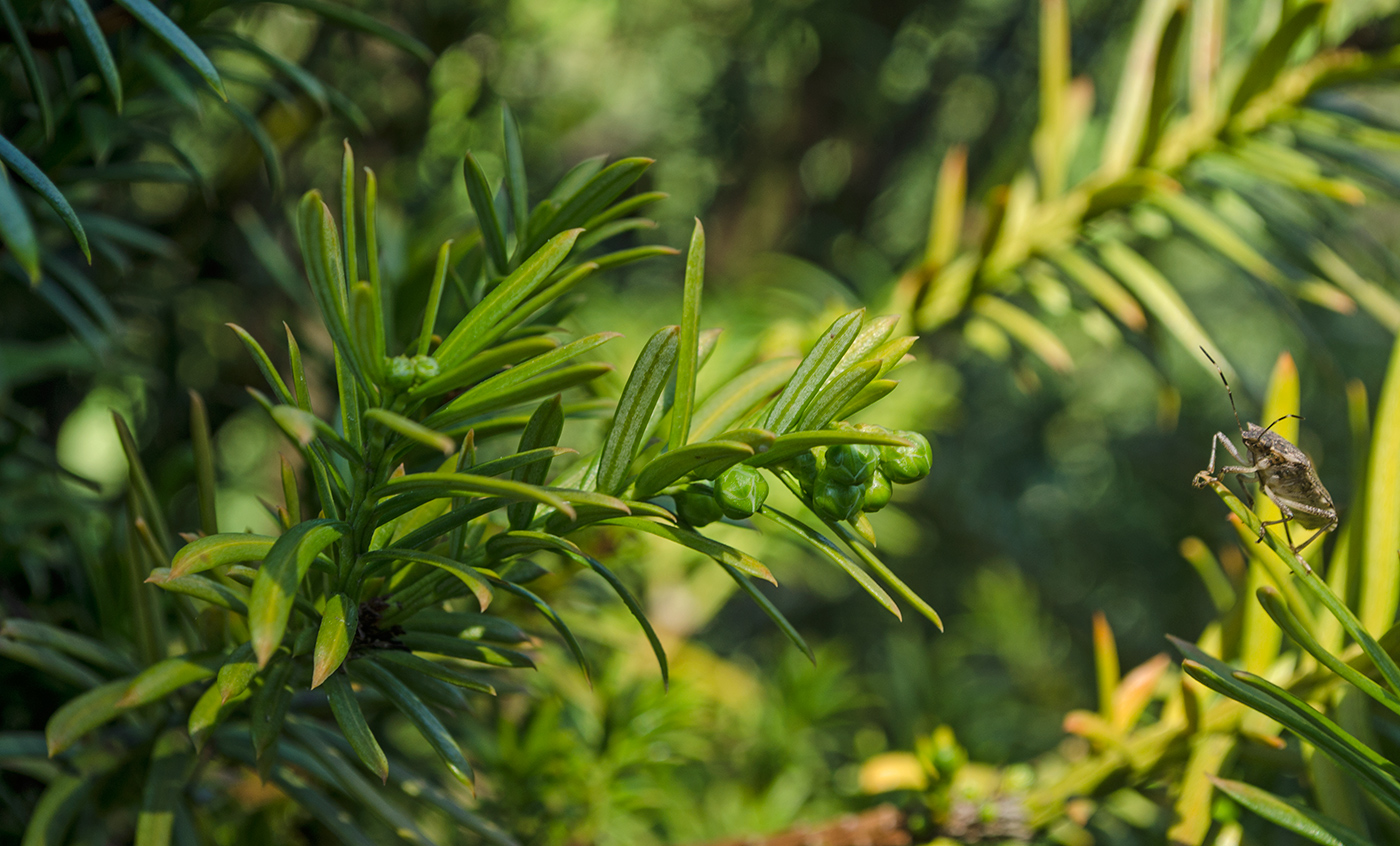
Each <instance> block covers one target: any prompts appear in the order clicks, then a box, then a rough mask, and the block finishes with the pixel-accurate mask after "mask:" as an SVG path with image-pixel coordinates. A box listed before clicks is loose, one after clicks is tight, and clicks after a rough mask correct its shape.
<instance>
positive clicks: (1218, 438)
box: [1193, 349, 1338, 553]
mask: <svg viewBox="0 0 1400 846" xmlns="http://www.w3.org/2000/svg"><path fill="white" fill-rule="evenodd" d="M1201 352H1203V353H1205V355H1206V358H1208V359H1210V363H1211V364H1215V359H1213V358H1210V353H1206V351H1205V350H1204V349H1202V350H1201ZM1215 372H1217V373H1219V374H1220V381H1221V382H1224V383H1225V394H1226V395H1227V396H1229V397H1230V410H1231V411H1233V412H1234V414H1235V425H1236V426H1238V427H1239V429H1240V440H1242V441H1244V446H1245V449H1246V450H1247V451H1248V452H1249V461H1247V462H1246V461H1245V460H1244V459H1243V458H1242V457H1240V454H1239V453H1238V452H1236V451H1235V445H1234V444H1233V443H1231V442H1230V439H1229V438H1228V437H1226V436H1225V433H1224V432H1216V433H1215V437H1214V438H1213V439H1212V440H1211V443H1210V465H1209V466H1208V467H1207V468H1206V469H1205V470H1202V471H1201V472H1200V473H1197V474H1196V478H1195V480H1194V481H1193V484H1195V486H1196V487H1198V488H1203V487H1205V486H1206V485H1207V484H1208V483H1209V482H1210V481H1211V480H1212V479H1214V478H1215V449H1216V447H1217V446H1219V445H1221V444H1224V445H1225V449H1226V450H1228V451H1229V453H1230V454H1231V455H1233V456H1234V457H1235V460H1236V461H1238V462H1240V463H1241V465H1243V466H1225V467H1221V468H1220V473H1221V475H1224V474H1226V473H1239V474H1241V475H1253V476H1254V478H1255V480H1256V481H1258V482H1259V489H1260V490H1261V491H1263V492H1264V495H1265V496H1267V497H1268V498H1269V499H1271V500H1273V503H1274V505H1277V506H1278V510H1279V513H1281V514H1282V515H1283V517H1282V518H1280V519H1278V520H1269V521H1266V522H1264V523H1261V524H1260V527H1259V540H1261V541H1262V540H1263V539H1264V527H1265V526H1272V525H1275V524H1277V523H1282V524H1283V534H1284V537H1286V538H1287V539H1288V547H1289V548H1290V549H1292V550H1293V551H1294V552H1295V553H1296V552H1301V551H1302V550H1303V549H1305V548H1306V547H1307V545H1308V544H1310V543H1312V542H1313V541H1314V540H1316V539H1317V536H1318V535H1320V534H1322V533H1323V532H1327V531H1331V530H1332V529H1335V528H1337V522H1338V521H1337V506H1336V505H1334V504H1333V503H1332V495H1331V494H1329V493H1328V492H1327V488H1325V487H1323V485H1322V480H1321V479H1319V478H1318V477H1317V470H1316V469H1315V468H1314V467H1313V463H1312V459H1310V458H1308V456H1307V453H1305V452H1303V451H1302V450H1301V449H1298V448H1297V447H1296V446H1294V445H1293V444H1291V443H1289V441H1288V439H1287V438H1285V437H1283V436H1282V435H1280V434H1278V433H1277V432H1271V431H1269V430H1270V429H1272V428H1273V427H1274V426H1275V425H1277V424H1278V423H1279V422H1280V421H1283V420H1286V419H1288V418H1289V417H1298V415H1296V414H1285V415H1284V416H1283V417H1280V418H1279V419H1278V420H1275V421H1274V422H1273V423H1270V424H1269V425H1268V426H1264V427H1263V428H1260V426H1259V424H1257V423H1250V424H1249V425H1248V426H1246V425H1244V424H1243V423H1241V422H1240V413H1239V410H1238V409H1237V408H1235V395H1234V393H1233V392H1231V390H1230V383H1229V382H1228V381H1226V379H1225V373H1224V372H1223V371H1222V370H1221V369H1220V365H1218V364H1215ZM1298 419H1299V420H1301V419H1302V418H1301V417H1298ZM1241 488H1242V489H1243V485H1241ZM1245 500H1246V502H1247V503H1248V505H1249V507H1251V508H1253V507H1254V502H1253V499H1252V498H1251V497H1250V496H1249V494H1248V492H1246V493H1245ZM1290 520H1292V521H1296V522H1297V523H1298V525H1299V526H1302V527H1303V528H1305V529H1316V530H1317V531H1315V532H1313V534H1312V536H1311V537H1309V538H1308V539H1307V540H1305V541H1303V543H1302V545H1301V546H1294V545H1293V535H1292V534H1291V533H1290V532H1289V531H1288V522H1289V521H1290Z"/></svg>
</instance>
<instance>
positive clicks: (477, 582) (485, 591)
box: [360, 477, 491, 611]
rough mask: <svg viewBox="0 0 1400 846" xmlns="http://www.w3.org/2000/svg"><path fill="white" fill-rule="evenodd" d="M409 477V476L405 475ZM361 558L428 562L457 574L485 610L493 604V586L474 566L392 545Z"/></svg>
mask: <svg viewBox="0 0 1400 846" xmlns="http://www.w3.org/2000/svg"><path fill="white" fill-rule="evenodd" d="M405 478H407V477H405ZM360 560H361V561H362V562H364V563H366V564H372V563H374V562H376V561H411V562H414V563H416V564H426V565H428V566H429V567H437V568H438V569H440V570H445V571H447V572H449V573H451V574H452V575H454V576H456V577H457V578H458V579H460V580H461V581H462V584H464V585H466V586H467V587H468V588H469V589H470V590H471V592H472V593H473V594H475V595H476V601H477V603H478V604H480V606H481V610H482V611H485V610H486V608H487V607H488V606H489V605H490V604H491V586H490V585H488V584H487V578H486V576H485V574H483V573H481V572H480V571H478V570H477V569H476V568H474V567H469V566H467V565H466V564H462V563H460V562H458V561H453V560H452V559H451V558H445V557H443V556H441V555H436V554H434V553H431V552H419V551H418V550H416V549H403V548H401V547H391V548H389V549H380V550H375V551H374V552H367V553H365V554H364V555H362V556H360Z"/></svg>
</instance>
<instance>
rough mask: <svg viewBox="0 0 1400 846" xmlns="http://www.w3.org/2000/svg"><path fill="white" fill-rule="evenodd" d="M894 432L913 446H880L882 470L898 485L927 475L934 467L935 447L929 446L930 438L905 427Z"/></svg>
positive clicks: (915, 480)
mask: <svg viewBox="0 0 1400 846" xmlns="http://www.w3.org/2000/svg"><path fill="white" fill-rule="evenodd" d="M893 434H894V436H895V437H897V438H903V439H904V440H906V441H909V442H910V443H911V444H913V446H907V447H896V446H885V447H880V471H881V472H882V473H884V474H885V476H886V477H888V478H889V480H890V481H891V482H894V483H895V484H897V485H907V484H909V483H910V482H917V481H919V480H920V479H922V478H923V477H925V476H927V475H928V471H929V469H930V468H932V467H933V447H931V446H929V443H928V439H927V438H925V437H924V436H923V435H920V434H919V433H918V432H908V431H905V430H903V429H900V430H899V431H896V432H894V433H893Z"/></svg>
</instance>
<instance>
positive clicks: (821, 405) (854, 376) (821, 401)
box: [797, 360, 884, 429]
mask: <svg viewBox="0 0 1400 846" xmlns="http://www.w3.org/2000/svg"><path fill="white" fill-rule="evenodd" d="M883 366H884V365H883V363H882V362H881V361H878V360H877V361H861V362H857V363H856V364H852V365H851V366H850V367H848V368H846V369H845V370H844V371H842V372H841V373H838V374H837V375H836V376H834V377H833V378H832V380H831V381H830V382H828V383H827V385H826V387H824V388H822V389H821V393H819V394H817V395H816V396H815V397H814V398H813V399H812V401H811V402H809V403H808V404H807V409H806V411H804V412H803V413H802V419H801V420H799V421H798V423H797V428H798V429H820V428H821V427H823V426H825V425H827V424H828V423H830V422H831V421H832V420H835V419H837V415H838V414H840V413H841V410H842V409H844V408H845V407H846V406H847V405H849V404H850V402H851V400H853V399H855V398H856V397H857V396H859V395H860V392H861V391H863V390H865V387H866V386H867V385H869V384H870V383H871V382H873V381H875V377H876V376H878V375H880V370H881V368H882V367H883Z"/></svg>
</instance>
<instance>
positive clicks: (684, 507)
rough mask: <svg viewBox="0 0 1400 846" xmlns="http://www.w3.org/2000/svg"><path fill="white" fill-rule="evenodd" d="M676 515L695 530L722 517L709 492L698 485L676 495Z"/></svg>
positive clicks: (690, 486)
mask: <svg viewBox="0 0 1400 846" xmlns="http://www.w3.org/2000/svg"><path fill="white" fill-rule="evenodd" d="M676 513H677V514H678V515H680V518H681V519H682V520H684V521H685V522H687V523H689V524H690V525H691V526H694V527H695V528H697V529H698V528H700V527H701V526H708V525H710V524H711V523H713V522H715V521H716V520H718V519H719V518H721V517H723V516H724V512H723V511H722V510H720V507H719V503H718V502H715V498H714V496H713V495H711V493H710V491H709V490H707V489H706V488H702V487H700V486H699V485H689V486H688V487H686V489H685V490H683V491H680V492H678V493H677V494H676Z"/></svg>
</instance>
